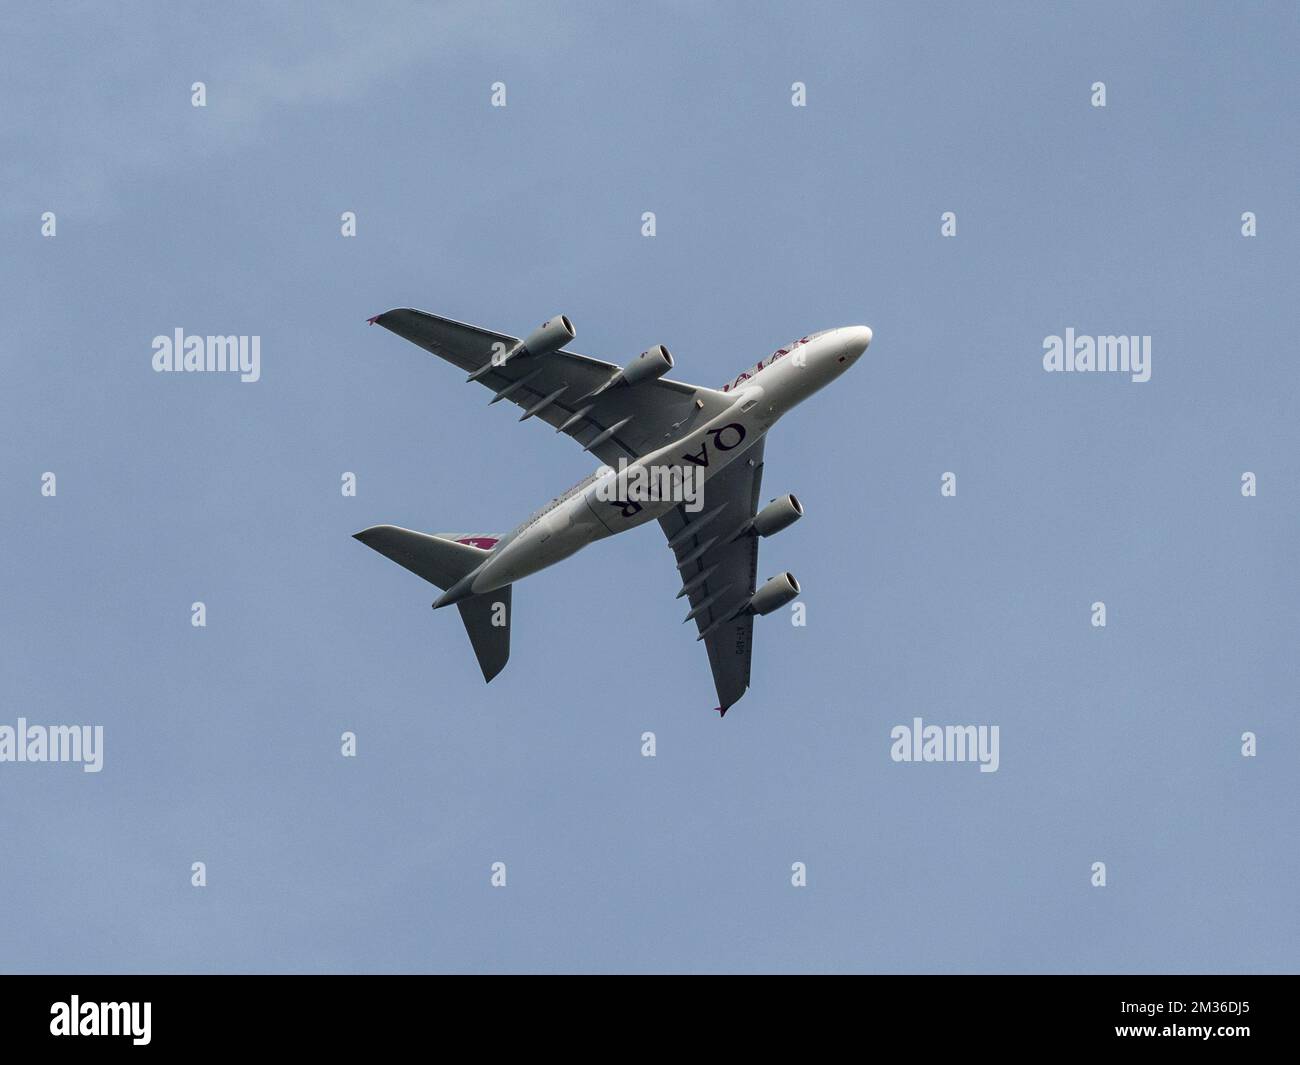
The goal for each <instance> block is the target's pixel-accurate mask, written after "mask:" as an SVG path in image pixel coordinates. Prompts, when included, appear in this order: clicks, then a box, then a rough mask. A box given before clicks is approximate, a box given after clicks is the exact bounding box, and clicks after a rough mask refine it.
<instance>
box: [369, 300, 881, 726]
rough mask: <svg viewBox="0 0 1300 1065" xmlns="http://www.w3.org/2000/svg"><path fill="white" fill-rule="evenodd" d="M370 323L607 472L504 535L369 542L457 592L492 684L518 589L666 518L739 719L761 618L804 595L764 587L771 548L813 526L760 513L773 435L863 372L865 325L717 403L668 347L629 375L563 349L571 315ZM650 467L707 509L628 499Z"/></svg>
mask: <svg viewBox="0 0 1300 1065" xmlns="http://www.w3.org/2000/svg"><path fill="white" fill-rule="evenodd" d="M369 321H370V323H371V324H372V325H380V326H383V327H384V328H385V329H387V330H389V331H390V332H393V333H395V334H397V335H398V336H400V337H402V338H404V339H406V340H409V341H411V342H413V343H415V344H418V345H419V346H420V347H422V348H424V350H425V351H428V352H431V353H432V354H434V355H437V356H439V357H440V358H443V359H445V360H446V361H448V362H450V363H452V364H453V365H455V366H458V367H460V369H462V370H464V371H467V372H468V374H469V377H468V380H469V381H477V382H478V383H479V384H482V385H486V386H487V387H488V388H489V389H491V390H492V392H493V396H492V398H491V400H489V405H491V404H494V403H497V402H498V401H500V400H503V399H506V400H509V401H510V402H512V403H514V404H515V405H516V406H517V407H520V408H522V409H523V414H522V415H521V416H520V418H519V420H520V421H521V422H522V421H528V420H530V419H536V420H537V421H539V422H545V423H546V424H547V425H549V426H551V427H552V428H553V429H554V430H555V431H556V432H557V433H564V434H565V435H567V436H571V437H573V439H574V440H576V441H577V442H578V443H580V444H581V445H582V449H583V451H584V452H590V453H591V454H594V455H595V456H596V457H597V458H599V459H600V460H601V462H602V463H603V465H602V466H601V467H600V468H598V469H597V470H596V471H595V472H594V473H592V474H591V475H589V476H588V477H586V478H584V479H583V480H581V481H579V482H578V483H577V484H575V485H574V486H573V487H572V488H570V489H569V490H568V491H567V492H564V493H563V494H562V495H559V496H557V497H556V498H555V499H553V500H551V501H550V502H549V503H547V504H546V505H545V506H544V507H542V508H541V509H539V510H537V511H536V512H535V513H533V514H532V515H530V516H529V517H528V518H527V519H525V520H524V521H523V522H522V523H521V524H520V525H519V526H517V527H516V528H515V529H514V530H512V531H511V532H508V533H505V534H491V533H422V532H416V531H414V530H411V529H403V528H399V527H397V526H393V525H376V526H372V527H371V528H368V529H364V530H362V531H361V532H359V533H356V534H355V538H356V539H358V540H360V541H361V542H362V543H363V544H365V545H366V546H367V547H370V548H373V549H374V550H375V551H378V552H379V553H380V554H382V555H385V556H387V557H388V558H390V559H392V560H393V561H394V562H396V563H397V564H398V565H400V566H403V567H405V568H406V569H408V570H410V571H411V572H412V573H415V574H417V575H418V576H420V577H423V578H424V579H425V580H426V581H428V582H429V583H430V584H433V585H435V586H436V587H438V588H439V589H441V590H442V595H441V596H440V597H439V598H438V599H437V600H436V601H435V602H434V604H433V607H434V609H435V610H437V609H440V608H441V607H444V606H450V605H452V604H455V605H456V607H457V608H458V610H459V611H460V616H461V620H462V621H463V622H464V624H465V630H466V632H467V633H468V634H469V639H470V644H471V645H472V647H473V649H474V654H475V656H476V657H477V659H478V663H479V667H480V668H481V669H482V671H483V679H484V680H485V681H488V682H490V681H491V680H492V678H493V677H495V676H496V675H497V674H498V673H500V672H501V670H502V669H503V668H504V667H505V664H506V661H507V660H508V659H509V657H510V607H511V589H512V587H513V585H514V584H515V582H516V581H518V580H520V579H522V578H524V577H527V576H529V575H530V574H533V573H536V572H538V571H539V570H542V569H545V568H547V567H548V566H553V565H555V564H556V563H557V562H560V561H561V560H563V559H565V558H568V557H569V556H570V555H573V554H575V553H576V552H577V551H579V550H581V549H582V548H583V547H586V546H587V545H588V544H591V543H594V542H595V541H597V540H601V539H604V538H605V537H607V536H613V535H615V534H616V533H621V532H625V531H627V530H628V529H632V528H636V527H637V526H640V525H644V524H645V523H647V522H649V521H652V520H655V519H657V520H658V522H659V526H660V528H661V529H663V532H664V535H665V536H666V537H667V538H668V546H669V548H670V549H671V550H672V551H673V554H674V555H675V557H676V562H677V569H678V572H679V574H680V577H681V589H680V590H679V591H678V592H677V597H678V598H679V599H680V598H682V597H683V596H685V597H686V598H687V601H688V602H689V603H690V607H691V609H690V612H689V613H688V614H687V616H686V618H685V619H684V620H685V621H691V620H694V621H695V624H696V628H697V629H698V632H699V635H698V636H697V637H696V639H697V641H698V640H702V641H703V642H704V646H705V648H706V650H707V651H708V655H709V664H710V666H711V668H712V671H713V681H714V686H715V687H716V689H717V695H718V702H719V705H718V707H717V710H718V712H719V714H720V715H722V716H725V715H726V713H727V710H728V709H730V707H731V706H732V705H734V704H735V702H736V701H737V700H738V699H739V698H740V697H741V696H742V695H744V694H745V692H746V690H747V689H748V688H749V680H750V659H751V656H752V652H753V628H754V618H755V617H757V616H762V615H764V614H770V613H771V612H772V611H774V610H777V609H779V608H780V607H782V606H785V605H786V604H787V603H789V602H791V601H792V600H793V599H795V598H796V597H797V596H798V595H799V594H800V587H799V582H798V581H796V580H795V578H794V575H793V574H791V573H781V574H778V575H777V576H775V577H772V578H770V579H769V580H768V581H767V582H766V583H765V584H763V585H762V587H756V584H757V573H758V541H759V540H760V539H762V538H764V537H768V536H772V535H775V534H776V533H778V532H780V531H781V530H782V529H785V528H787V527H788V526H790V525H791V524H793V523H794V522H795V521H797V520H798V519H799V518H800V517H802V516H803V506H802V505H801V504H800V502H799V500H798V499H796V498H795V497H794V496H793V495H784V496H780V497H778V498H776V499H774V500H772V501H771V502H769V503H768V504H767V505H766V506H764V507H762V508H761V509H760V508H759V506H758V503H759V486H760V482H761V480H762V476H763V449H764V445H765V444H766V442H767V432H768V430H769V429H771V427H772V426H773V425H774V424H775V423H776V422H777V420H778V419H780V418H781V416H782V415H784V414H785V413H786V412H787V411H789V410H791V409H792V408H793V407H794V406H795V405H796V404H798V403H800V402H802V401H803V400H804V399H806V398H808V396H810V395H812V394H813V393H814V392H816V391H818V390H819V389H821V388H823V387H825V386H826V385H828V384H830V383H831V382H832V381H834V380H835V379H836V378H837V377H839V376H840V374H842V373H843V372H844V371H845V370H847V369H848V368H849V367H850V366H852V365H853V364H854V362H856V361H857V360H858V358H859V357H860V356H861V355H862V353H863V352H864V351H866V350H867V345H869V344H870V343H871V330H870V329H869V328H868V327H866V326H861V325H857V326H847V327H843V328H839V329H826V330H823V331H821V332H818V333H812V334H810V335H808V336H804V337H801V338H800V339H798V340H796V341H794V342H793V343H791V344H789V345H788V346H786V347H784V348H780V349H778V350H777V351H775V352H774V353H772V354H771V355H769V356H768V357H767V358H765V359H763V360H761V361H760V362H759V363H758V364H757V365H756V366H753V367H752V368H750V369H749V370H747V371H745V372H743V373H741V374H739V375H738V376H736V377H735V378H734V379H733V380H732V381H730V382H728V383H727V384H725V385H723V386H722V387H721V388H718V389H714V388H706V387H702V386H700V385H690V384H684V383H682V382H680V381H674V380H671V379H669V378H668V377H666V376H664V375H665V374H667V373H668V372H669V371H670V370H671V369H672V368H673V357H672V355H671V354H669V352H668V349H667V348H665V347H664V346H663V345H657V346H655V347H653V348H650V349H648V350H647V351H644V352H642V353H641V354H640V355H638V356H637V357H636V358H634V359H632V360H630V361H629V362H628V363H627V364H626V365H623V366H617V365H615V364H613V363H608V362H602V361H600V360H598V359H592V358H588V357H586V356H584V355H577V354H574V353H573V352H571V351H567V350H564V348H565V345H567V344H568V343H569V342H570V341H571V340H573V338H574V336H575V331H574V328H573V324H572V323H571V322H570V321H569V319H568V318H567V317H565V316H564V315H556V316H555V317H553V318H549V319H547V320H546V321H545V322H543V323H542V324H541V325H540V326H538V327H537V328H536V329H535V330H533V331H532V332H531V333H530V334H529V335H528V336H527V337H525V338H524V339H523V340H518V339H516V338H514V337H510V336H506V335H505V334H502V333H496V332H493V331H491V330H487V329H481V328H479V327H478V326H473V325H467V324H465V323H463V322H457V321H453V320H451V319H449V318H441V317H438V316H437V315H434V314H429V313H428V312H426V311H418V310H413V309H411V308H409V307H405V308H398V309H396V310H391V311H385V312H384V313H383V314H379V315H376V316H375V317H374V318H371V319H369ZM615 467H618V468H617V469H616V468H615ZM638 468H639V469H641V470H643V471H647V473H648V472H657V471H665V470H666V471H669V476H668V478H667V479H666V480H664V481H661V482H659V483H661V484H664V483H666V484H670V485H674V486H676V487H678V488H682V487H684V486H689V483H690V482H689V481H687V480H685V478H687V477H689V476H692V475H693V476H694V477H696V478H698V477H700V476H701V475H702V477H703V486H702V490H701V496H702V498H701V499H698V500H690V499H685V500H679V499H678V498H677V496H680V495H682V494H683V493H682V491H677V492H667V493H659V496H660V498H657V499H645V500H642V499H641V498H640V496H644V495H645V494H646V493H644V492H642V493H640V496H637V497H633V493H632V492H630V491H628V486H629V485H630V484H631V483H633V482H634V480H635V472H636V470H637V469H638ZM620 476H622V477H624V480H622V481H619V480H617V478H619V477H620ZM673 477H677V478H678V480H676V481H673V480H672V478H673ZM697 483H698V482H697ZM665 494H666V495H668V496H669V498H667V499H665V498H662V496H663V495H665ZM692 504H693V505H692Z"/></svg>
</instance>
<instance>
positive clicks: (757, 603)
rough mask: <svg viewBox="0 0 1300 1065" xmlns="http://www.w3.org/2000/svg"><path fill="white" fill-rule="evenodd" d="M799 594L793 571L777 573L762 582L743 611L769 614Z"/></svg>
mask: <svg viewBox="0 0 1300 1065" xmlns="http://www.w3.org/2000/svg"><path fill="white" fill-rule="evenodd" d="M798 594H799V582H798V581H797V580H795V579H794V574H793V573H778V574H777V575H776V576H775V577H769V578H768V579H767V580H766V581H764V582H763V587H761V588H760V589H759V590H758V591H756V592H755V593H754V597H753V598H752V599H751V600H750V601H749V606H748V607H747V608H746V610H745V612H746V613H749V614H760V615H762V614H770V613H772V611H773V610H779V609H781V607H783V606H785V604H786V603H788V602H790V600H791V599H793V598H794V597H795V596H797V595H798Z"/></svg>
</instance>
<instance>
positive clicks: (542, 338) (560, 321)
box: [510, 314, 577, 358]
mask: <svg viewBox="0 0 1300 1065" xmlns="http://www.w3.org/2000/svg"><path fill="white" fill-rule="evenodd" d="M575 336H577V333H576V332H575V330H574V328H573V323H572V322H570V321H569V319H568V318H566V317H565V316H564V315H562V314H557V315H556V316H555V317H554V318H548V319H546V321H544V322H543V323H542V324H541V325H539V326H538V327H537V328H536V329H534V330H533V331H532V332H531V333H529V334H528V335H527V336H526V337H524V339H523V340H521V341H520V342H519V343H518V345H516V347H515V349H514V350H513V351H512V352H511V353H510V357H511V358H516V357H520V356H523V355H549V354H551V352H553V351H559V350H560V349H561V348H562V347H564V345H565V344H567V343H568V342H569V341H570V340H572V339H573V338H574V337H575Z"/></svg>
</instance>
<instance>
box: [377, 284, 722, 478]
mask: <svg viewBox="0 0 1300 1065" xmlns="http://www.w3.org/2000/svg"><path fill="white" fill-rule="evenodd" d="M371 322H373V323H374V324H376V325H381V326H383V327H384V328H385V329H387V330H389V331H390V332H393V333H396V334H397V335H398V336H400V337H404V338H405V339H407V340H409V341H411V342H412V343H413V344H418V345H419V346H420V347H422V348H424V350H425V351H428V352H432V353H433V354H434V355H437V356H439V357H440V358H443V359H446V360H447V361H448V362H450V363H452V364H454V365H455V366H458V367H460V368H461V369H462V370H465V371H466V372H468V373H471V374H472V373H475V372H476V371H478V370H481V369H483V368H484V367H485V366H486V365H487V364H489V363H490V362H491V361H492V356H493V354H494V353H497V352H501V351H508V350H509V349H511V348H512V347H513V346H514V345H515V343H516V339H515V338H514V337H511V336H507V335H505V334H504V333H495V332H493V331H492V330H490V329H480V328H479V327H478V326H474V325H466V324H465V323H464V322H455V321H452V320H451V319H450V318H440V317H438V316H437V315H435V314H429V313H428V312H426V311H417V310H412V309H411V308H409V307H404V308H399V309H397V310H392V311H385V312H384V313H383V314H380V315H376V316H375V317H374V318H372V319H371ZM618 370H619V367H618V366H616V365H614V364H613V363H608V362H602V361H600V360H599V359H590V358H587V357H586V356H585V355H575V354H574V353H573V352H570V351H557V352H554V353H552V354H549V355H537V356H527V357H523V358H517V359H511V360H510V361H509V362H507V363H505V364H504V365H502V366H494V367H492V368H491V369H490V370H487V371H486V372H485V373H483V374H482V375H481V376H479V377H477V378H476V379H477V380H478V381H479V382H480V383H481V384H484V385H486V386H487V387H488V388H489V389H490V390H491V391H492V392H493V393H495V395H494V397H493V399H491V400H490V401H489V402H490V403H495V402H497V401H498V400H501V399H508V400H509V401H510V402H511V403H513V404H515V405H516V406H517V407H519V408H521V409H522V410H523V412H524V413H523V414H522V415H521V416H520V418H519V420H520V421H524V420H525V419H527V418H537V419H538V420H539V421H543V422H545V423H546V424H548V425H550V426H552V427H553V428H554V429H555V430H556V431H557V432H563V433H565V434H566V435H568V436H571V437H573V438H574V439H575V440H577V441H578V443H580V444H582V445H583V450H585V451H590V452H592V454H594V455H595V456H596V457H597V458H599V459H600V460H601V461H602V462H604V463H606V464H607V465H610V466H616V465H618V460H619V458H626V459H627V460H628V461H629V462H630V461H632V460H633V459H636V458H639V457H640V456H642V455H644V454H647V453H649V452H651V451H655V450H656V449H658V448H660V447H663V446H664V445H665V444H668V443H670V442H671V441H672V440H674V439H675V438H677V437H679V436H685V435H686V434H687V433H689V432H690V431H691V429H692V428H693V427H694V426H695V425H697V424H698V423H699V422H700V421H703V420H708V419H709V418H712V417H713V416H714V415H716V414H719V413H720V412H721V411H723V410H725V409H726V407H727V406H728V405H729V403H730V400H729V399H728V398H727V397H726V395H725V394H724V393H722V392H718V391H715V390H714V389H712V388H701V387H698V386H696V385H688V384H683V383H681V382H679V381H670V380H668V379H667V378H663V377H660V378H658V379H656V380H649V381H643V382H641V383H639V384H636V385H632V386H630V387H623V386H619V387H614V388H610V389H609V390H607V391H605V392H601V393H600V394H599V395H598V396H595V397H592V395H591V393H593V392H595V391H596V390H597V389H598V388H600V387H601V386H602V385H605V384H607V383H608V382H609V381H610V380H611V379H612V378H613V377H614V375H615V374H616V373H617V372H618Z"/></svg>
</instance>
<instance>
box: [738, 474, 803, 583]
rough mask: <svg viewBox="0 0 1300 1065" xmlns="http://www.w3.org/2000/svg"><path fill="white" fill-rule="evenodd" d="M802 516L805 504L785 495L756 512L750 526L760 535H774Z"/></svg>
mask: <svg viewBox="0 0 1300 1065" xmlns="http://www.w3.org/2000/svg"><path fill="white" fill-rule="evenodd" d="M802 517H803V504H801V503H800V502H799V500H797V499H795V497H794V496H793V495H785V496H781V498H780V499H774V500H772V502H770V503H769V504H768V505H767V506H765V507H764V508H763V509H762V510H760V511H759V512H758V513H757V514H755V515H754V521H753V523H752V524H751V526H750V528H751V529H752V530H753V531H754V532H755V533H756V534H757V535H759V536H772V535H775V534H776V533H779V532H780V531H781V530H782V529H785V528H787V527H789V526H791V525H793V524H794V523H795V522H796V521H798V520H799V519H800V518H802ZM787 576H788V574H787ZM798 588H799V586H798V585H795V590H796V591H798ZM778 605H780V604H778Z"/></svg>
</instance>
